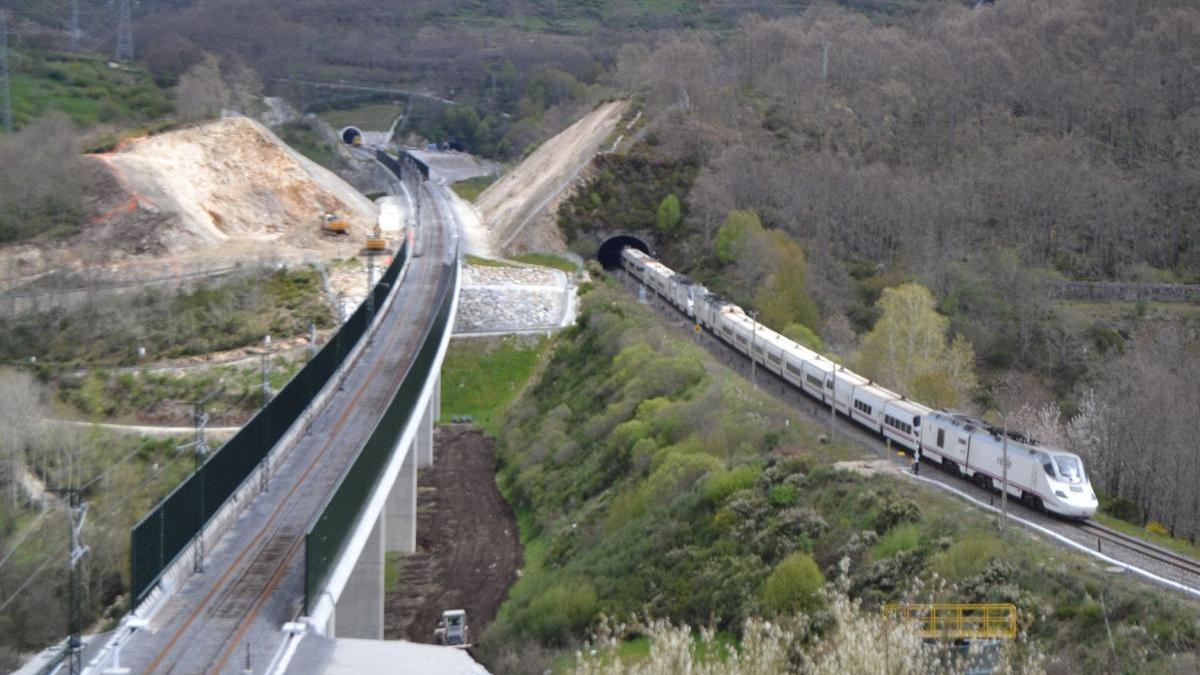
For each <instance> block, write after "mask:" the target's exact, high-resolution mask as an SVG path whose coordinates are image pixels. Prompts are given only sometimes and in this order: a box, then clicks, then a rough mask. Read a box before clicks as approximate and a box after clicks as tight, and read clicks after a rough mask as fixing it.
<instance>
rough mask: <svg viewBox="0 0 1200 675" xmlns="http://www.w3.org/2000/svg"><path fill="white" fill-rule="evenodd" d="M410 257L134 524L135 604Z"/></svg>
mask: <svg viewBox="0 0 1200 675" xmlns="http://www.w3.org/2000/svg"><path fill="white" fill-rule="evenodd" d="M407 257H408V246H407V244H404V245H401V247H400V250H399V252H398V253H397V254H396V257H395V259H394V260H393V261H392V264H391V265H389V266H388V268H387V270H386V271H385V272H384V274H383V277H382V278H381V279H380V281H379V283H378V284H376V285H375V288H374V289H372V292H371V296H370V297H369V298H367V299H366V300H364V301H363V303H362V304H361V305H359V307H358V309H357V310H355V312H354V314H352V315H351V316H350V318H349V319H348V320H347V321H346V323H344V324H342V327H341V328H340V329H339V330H338V331H337V333H335V334H334V336H333V337H332V338H331V339H330V340H329V342H327V343H326V344H325V346H324V347H323V348H321V350H320V351H319V352H317V354H316V356H314V357H313V359H312V360H311V361H309V362H308V363H307V364H306V365H305V366H304V367H303V368H302V369H301V370H300V372H298V373H296V376H295V377H293V378H292V379H291V381H289V382H288V383H287V385H286V386H285V387H284V388H283V389H282V390H281V391H280V392H279V393H278V394H276V395H275V397H274V398H272V399H271V400H270V402H268V403H267V405H266V406H265V407H263V409H262V410H260V411H259V412H258V413H257V414H256V415H255V416H254V417H253V418H252V419H251V420H250V422H248V423H247V424H246V426H244V427H242V428H241V430H240V431H238V433H237V435H235V436H234V437H233V438H231V439H229V441H227V442H226V443H225V445H223V446H221V448H220V449H219V450H218V451H217V452H215V453H213V454H212V455H210V456H209V457H208V458H207V459H206V460H205V461H204V463H203V464H202V465H200V466H199V467H197V469H196V471H195V473H193V474H192V475H191V476H190V477H189V478H188V479H187V480H185V481H184V482H183V483H181V484H180V485H179V486H178V487H176V488H175V489H174V490H173V491H172V492H171V493H170V494H168V495H167V496H166V497H164V498H163V500H162V501H160V502H159V503H158V505H157V506H156V507H154V510H152V511H151V512H150V513H149V514H148V515H146V516H145V517H144V518H142V519H141V520H140V521H139V522H138V523H137V524H136V525H134V526H133V532H132V537H131V538H132V542H131V549H130V555H129V560H130V568H131V569H130V579H131V585H132V587H133V588H132V591H133V597H134V604H136V603H138V602H141V601H142V600H143V599H145V597H146V595H147V594H149V593H150V591H151V590H153V588H154V585H155V584H156V583H157V582H158V580H159V578H160V577H161V576H162V574H163V572H164V571H166V570H167V568H169V567H170V566H171V565H172V564H173V563H174V562H175V559H176V558H178V557H179V555H180V554H181V553H182V552H183V550H184V549H185V548H186V547H187V546H188V544H189V543H190V542H191V541H192V540H193V539H194V538H195V536H196V535H197V534H198V533H199V532H201V531H202V530H203V529H204V527H205V526H206V525H207V524H208V522H209V521H210V520H211V519H212V517H213V516H214V515H216V513H217V511H219V510H220V509H221V507H222V506H223V505H224V504H225V501H226V500H228V499H229V497H230V496H232V495H233V494H234V492H236V491H237V490H238V488H239V487H240V486H241V485H242V483H243V482H244V481H245V480H246V479H247V478H249V477H250V474H251V473H252V472H253V471H254V469H255V468H257V467H258V466H259V465H260V464H261V463H262V461H263V460H264V459H266V457H267V455H268V453H270V451H271V448H273V447H275V444H276V443H278V442H279V439H281V438H282V437H283V436H284V434H286V433H287V432H288V429H290V428H291V426H292V424H293V423H295V422H296V420H297V419H299V417H300V415H301V414H302V413H303V412H304V410H305V408H307V407H308V404H309V402H311V401H312V400H313V398H314V397H315V396H316V395H317V394H318V393H319V392H320V391H321V389H322V388H323V387H324V386H325V384H326V383H327V382H328V381H329V379H330V378H331V377H333V375H334V373H336V372H337V370H338V368H339V367H340V366H341V365H342V362H343V361H345V359H346V356H347V355H348V354H350V352H351V351H353V349H354V347H355V345H357V344H358V342H359V340H360V339H362V337H363V335H364V334H365V333H366V331H367V328H368V327H370V325H371V322H372V320H373V319H374V308H377V307H381V306H382V305H383V302H384V301H385V300H387V298H388V295H389V294H390V293H391V291H392V288H393V287H394V286H395V284H396V279H397V277H398V276H399V274H400V270H401V268H403V266H404V262H405V260H406V259H407Z"/></svg>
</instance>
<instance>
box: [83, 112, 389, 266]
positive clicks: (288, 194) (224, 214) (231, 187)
mask: <svg viewBox="0 0 1200 675" xmlns="http://www.w3.org/2000/svg"><path fill="white" fill-rule="evenodd" d="M99 159H100V160H101V161H103V162H105V163H106V164H108V165H109V166H110V167H111V168H112V169H113V170H114V171H115V172H116V173H117V174H118V175H119V177H120V178H121V179H123V182H124V183H125V184H126V185H127V186H128V187H129V189H131V190H132V191H133V192H134V195H136V196H137V197H138V199H139V201H142V202H146V203H147V206H149V207H150V208H151V209H154V208H157V209H158V210H160V211H165V212H168V213H170V214H173V215H174V217H173V218H171V219H170V221H173V222H169V225H168V228H167V230H166V231H163V232H162V235H163V237H164V244H165V246H166V248H167V249H168V250H173V249H179V248H185V247H192V246H197V245H199V246H203V245H205V244H210V245H211V244H221V243H225V242H230V241H237V240H250V241H283V242H286V243H287V244H288V245H290V246H304V245H319V244H321V243H323V242H324V239H323V237H322V235H321V233H320V229H319V227H318V226H319V223H320V220H319V219H320V217H321V215H322V214H323V213H325V212H327V211H335V212H338V213H340V214H341V215H343V216H345V217H347V218H348V219H349V221H350V227H351V233H352V235H359V236H362V235H366V233H367V232H369V231H370V229H371V228H373V227H374V225H375V217H376V216H375V214H376V211H375V205H374V204H373V203H371V202H370V201H369V200H368V199H366V197H363V196H362V195H361V194H359V193H358V192H357V191H356V190H354V189H353V188H352V187H350V185H348V184H347V183H346V182H345V181H343V180H342V179H340V178H338V177H337V176H336V175H334V174H333V173H332V172H330V171H329V170H327V169H325V168H324V167H321V166H320V165H318V164H316V163H315V162H313V161H311V160H309V159H308V158H306V157H304V156H303V155H300V154H299V153H297V152H295V151H294V150H292V149H291V148H289V147H288V146H286V145H284V144H283V143H282V142H280V141H279V139H277V138H276V137H275V136H274V134H272V133H271V132H270V131H268V130H267V129H266V127H264V126H262V125H261V124H259V123H257V122H255V121H253V120H250V119H248V118H245V117H237V118H230V119H224V120H219V121H214V122H210V123H207V124H203V125H200V126H196V127H192V128H188V129H183V130H180V131H175V132H171V133H166V134H161V135H158V136H152V137H149V138H144V139H140V140H137V141H134V142H132V143H129V144H127V145H125V146H123V147H121V148H120V149H119V150H118V151H117V152H114V153H112V154H109V155H105V156H102V157H100V158H99ZM353 238H357V237H353ZM185 242H186V243H185Z"/></svg>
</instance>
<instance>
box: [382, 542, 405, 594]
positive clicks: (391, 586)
mask: <svg viewBox="0 0 1200 675" xmlns="http://www.w3.org/2000/svg"><path fill="white" fill-rule="evenodd" d="M403 563H404V554H403V553H400V552H398V551H388V552H387V557H386V558H385V559H384V562H383V592H384V593H392V592H393V591H395V590H396V588H397V587H398V586H399V585H400V572H401V570H400V567H401V566H402V565H403Z"/></svg>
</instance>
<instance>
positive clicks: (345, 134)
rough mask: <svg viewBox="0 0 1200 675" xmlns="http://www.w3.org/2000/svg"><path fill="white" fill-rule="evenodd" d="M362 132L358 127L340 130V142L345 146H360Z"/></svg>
mask: <svg viewBox="0 0 1200 675" xmlns="http://www.w3.org/2000/svg"><path fill="white" fill-rule="evenodd" d="M362 138H363V134H362V130H361V129H359V128H358V127H346V128H345V129H342V142H343V143H345V144H346V145H362Z"/></svg>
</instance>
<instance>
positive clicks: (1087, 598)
mask: <svg viewBox="0 0 1200 675" xmlns="http://www.w3.org/2000/svg"><path fill="white" fill-rule="evenodd" d="M501 421H502V428H501V429H500V432H499V440H500V445H501V455H500V456H501V467H500V474H499V481H500V484H501V486H502V488H503V489H504V490H505V492H506V494H507V495H508V496H509V497H510V499H511V500H512V502H513V505H514V508H515V509H516V510H517V513H518V516H519V521H520V525H521V536H522V539H523V541H524V544H525V558H526V561H527V564H526V569H525V570H524V572H523V574H522V576H521V578H520V580H519V581H518V583H517V585H516V586H515V587H514V588H513V589H512V591H511V594H510V598H509V600H508V602H507V603H506V604H505V606H504V607H503V609H502V611H501V614H500V616H499V618H498V620H497V621H496V622H495V624H493V626H492V627H491V628H490V629H489V631H488V633H487V634H486V635H485V636H484V637H483V647H484V650H485V652H486V654H487V655H488V664H489V666H490V667H492V668H493V669H494V670H495V671H496V672H529V671H530V670H540V669H541V668H543V667H551V668H559V669H563V668H565V667H566V666H567V664H570V663H571V661H572V660H571V658H570V656H569V654H570V653H571V650H572V645H575V644H577V642H578V641H579V640H581V639H583V638H584V637H586V636H587V635H588V634H589V633H590V631H591V630H592V629H593V628H594V627H595V626H596V625H597V621H598V617H600V615H601V614H606V615H608V616H616V617H618V618H624V617H627V616H629V615H630V614H631V613H637V612H643V611H644V612H647V613H648V614H649V615H650V616H653V617H655V618H658V619H667V620H670V621H672V622H687V623H689V624H690V625H692V626H697V625H711V626H713V627H714V628H717V629H719V630H720V631H722V632H723V633H724V634H725V635H726V636H727V639H733V640H737V639H739V638H740V637H741V630H742V627H743V621H744V620H745V619H747V618H749V617H764V618H770V619H776V620H778V619H780V618H782V617H786V616H790V615H791V614H792V613H793V612H794V611H797V610H800V611H803V612H804V618H802V619H800V621H801V623H802V624H804V625H806V626H807V628H806V629H805V630H806V631H808V632H807V633H806V634H808V635H810V639H811V636H814V635H822V634H823V631H826V630H829V624H828V623H823V622H825V621H826V620H827V618H828V617H827V615H825V614H822V608H823V607H824V606H825V605H824V603H825V602H835V600H834V599H832V598H833V596H830V595H827V594H826V593H825V592H822V591H816V592H800V591H799V590H797V589H798V587H793V586H792V585H791V584H792V582H784V581H782V579H787V578H796V575H795V574H793V572H792V570H793V568H795V567H797V566H800V567H803V566H804V565H809V564H810V563H797V562H796V561H797V560H799V561H804V560H811V561H813V562H815V563H816V569H817V570H818V571H819V574H816V575H815V576H814V575H813V574H812V573H811V572H809V573H803V574H801V575H800V578H808V579H810V580H814V579H815V580H816V581H815V583H816V585H817V587H820V586H821V585H824V582H823V580H828V585H825V587H826V589H827V590H828V589H831V588H832V585H833V581H834V580H835V579H838V578H839V577H841V578H842V581H841V582H840V587H842V588H845V589H847V590H848V592H849V593H850V595H851V596H852V597H854V598H857V599H859V600H861V601H862V602H863V603H865V608H866V609H865V611H867V612H868V613H870V612H873V611H875V609H876V608H878V607H879V606H880V604H881V603H884V602H888V601H894V600H901V601H903V600H914V601H947V602H1013V603H1015V604H1016V605H1017V606H1018V608H1019V612H1020V617H1021V629H1022V630H1023V631H1024V632H1025V633H1026V634H1027V636H1028V640H1029V642H1028V643H1027V644H1028V645H1029V647H1030V649H1032V650H1033V651H1041V652H1044V653H1046V654H1047V655H1048V656H1050V658H1051V659H1052V662H1054V663H1058V664H1070V665H1069V666H1065V668H1066V669H1065V670H1061V671H1056V672H1080V673H1082V672H1089V673H1091V672H1122V671H1128V670H1129V669H1130V668H1135V669H1139V670H1142V669H1146V670H1149V671H1150V672H1172V671H1171V670H1170V668H1171V667H1174V666H1175V665H1176V664H1179V663H1188V664H1192V666H1195V665H1197V664H1196V662H1195V655H1194V653H1193V652H1194V650H1195V649H1196V648H1197V647H1198V646H1200V626H1198V625H1197V623H1196V620H1195V613H1194V611H1192V610H1191V609H1188V608H1186V607H1184V606H1183V605H1181V604H1180V603H1178V602H1176V601H1175V600H1173V599H1171V598H1170V597H1168V596H1166V595H1165V594H1160V593H1158V592H1154V591H1149V590H1148V589H1147V588H1146V587H1145V586H1142V585H1139V584H1135V583H1132V582H1131V581H1130V580H1128V579H1123V578H1120V577H1112V576H1111V575H1109V574H1107V573H1105V572H1104V571H1103V570H1102V568H1101V567H1100V566H1099V565H1097V564H1094V563H1092V562H1091V561H1090V559H1085V558H1082V557H1079V556H1076V555H1074V554H1070V553H1067V552H1065V551H1062V550H1060V549H1058V548H1055V547H1051V546H1048V545H1046V544H1044V543H1042V542H1040V541H1036V540H1033V539H1032V538H1031V537H1029V536H1027V535H1026V534H1024V533H1022V532H1010V534H1009V535H1008V537H1007V538H1001V537H1000V536H999V535H998V534H997V531H996V529H995V525H994V521H993V520H991V519H990V518H987V517H984V516H983V515H981V514H979V513H978V512H976V511H974V510H971V509H968V508H966V507H964V506H963V505H962V504H961V503H960V502H959V501H957V500H954V499H951V498H949V497H946V496H943V495H942V494H941V493H933V492H926V491H924V490H914V487H913V485H912V484H911V483H910V482H908V481H907V480H903V479H901V478H900V477H898V476H895V475H892V474H888V473H886V472H885V473H883V474H876V475H863V474H861V473H857V472H852V471H849V470H846V469H843V468H839V466H838V465H837V464H836V462H838V461H840V460H845V459H848V458H853V457H857V456H858V452H859V451H858V450H856V449H852V448H850V447H845V446H842V445H839V444H833V445H829V444H825V443H822V441H821V434H822V431H823V430H822V429H820V428H814V427H813V426H811V425H810V424H808V423H806V422H803V421H800V420H798V419H796V417H795V415H794V413H793V412H792V411H789V410H787V409H785V408H784V407H782V406H781V405H780V404H778V403H776V402H775V401H774V400H773V399H771V398H769V397H767V396H765V395H764V394H762V393H760V392H758V391H756V390H754V389H752V388H751V387H750V386H749V385H748V383H747V382H746V381H745V380H744V379H743V378H742V377H740V376H738V375H736V374H734V373H732V372H730V371H729V370H728V369H727V368H725V367H724V366H721V365H718V364H717V363H715V362H714V361H713V360H712V359H711V358H710V357H709V356H708V354H707V353H706V352H704V351H702V350H701V349H699V348H698V347H696V346H695V345H693V344H691V342H690V341H689V340H688V338H687V337H686V335H685V334H683V333H679V332H674V331H668V330H667V329H665V328H664V327H663V326H661V325H660V324H659V322H658V320H657V319H656V318H655V317H654V316H653V315H652V314H651V313H650V312H649V311H648V310H646V309H645V308H644V307H641V306H639V305H638V304H637V303H636V302H635V301H634V300H633V299H632V298H631V297H630V296H629V294H628V293H627V292H626V291H625V290H624V289H622V288H619V287H617V286H615V285H613V284H611V283H604V284H601V285H599V286H598V287H596V288H595V289H593V290H591V291H590V292H589V293H588V294H587V295H586V296H585V297H584V300H583V308H582V315H581V320H580V326H579V327H578V328H576V329H573V330H571V331H568V332H567V333H566V334H564V335H563V336H562V337H561V338H560V340H559V342H558V343H557V344H556V346H555V349H554V352H553V354H552V356H551V358H550V361H549V363H548V365H547V367H546V369H545V370H544V371H543V372H542V373H541V375H540V378H539V380H538V382H537V384H536V385H535V386H533V387H532V388H531V389H530V390H529V391H528V393H527V394H526V395H524V396H522V397H521V398H520V399H518V400H517V401H516V402H515V403H514V404H513V405H512V406H511V407H510V408H509V409H508V412H507V413H506V414H505V415H504V416H503V418H502V420H501ZM843 565H844V566H845V573H844V574H843V572H842V571H841V568H842V566H843ZM806 575H807V576H806ZM796 583H801V584H803V583H808V582H796ZM1105 612H1107V613H1108V620H1109V621H1110V623H1111V625H1112V630H1113V640H1114V646H1115V647H1116V650H1115V653H1114V652H1113V651H1112V650H1111V649H1110V648H1109V645H1108V643H1107V639H1106V637H1105V633H1104V629H1103V628H1104V623H1105ZM822 617H825V618H822ZM625 637H632V636H625ZM801 642H802V643H803V641H801ZM639 644H640V645H641V646H640V647H639ZM811 646H812V644H809V647H811ZM644 648H645V643H644V642H643V643H634V644H632V645H630V646H629V648H628V649H626V650H624V651H625V652H626V653H629V654H631V656H630V658H632V659H637V658H641V657H644V654H645V650H644ZM805 648H807V647H805ZM639 654H641V655H642V656H641V657H639V656H638V655H639ZM1179 659H1182V661H1181V660H1179Z"/></svg>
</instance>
